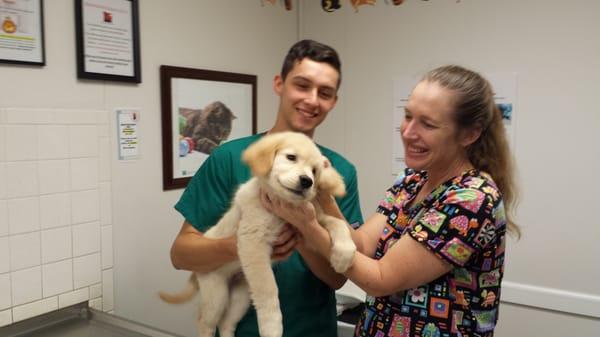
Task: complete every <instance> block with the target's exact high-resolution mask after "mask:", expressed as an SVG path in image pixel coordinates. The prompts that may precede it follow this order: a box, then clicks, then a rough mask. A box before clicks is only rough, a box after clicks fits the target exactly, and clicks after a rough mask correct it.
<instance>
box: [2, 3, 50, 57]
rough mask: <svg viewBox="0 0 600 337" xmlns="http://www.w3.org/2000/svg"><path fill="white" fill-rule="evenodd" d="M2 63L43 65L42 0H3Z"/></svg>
mask: <svg viewBox="0 0 600 337" xmlns="http://www.w3.org/2000/svg"><path fill="white" fill-rule="evenodd" d="M0 62H4V63H21V64H33V65H40V66H43V65H45V64H46V57H45V53H44V3H43V0H1V1H0Z"/></svg>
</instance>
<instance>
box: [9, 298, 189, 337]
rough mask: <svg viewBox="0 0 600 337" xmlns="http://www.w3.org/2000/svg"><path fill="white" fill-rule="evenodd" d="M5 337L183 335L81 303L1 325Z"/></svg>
mask: <svg viewBox="0 0 600 337" xmlns="http://www.w3.org/2000/svg"><path fill="white" fill-rule="evenodd" d="M0 336H2V337H34V336H35V337H179V336H177V335H174V334H171V333H167V332H165V331H161V330H158V329H156V328H152V327H149V326H146V325H143V324H139V323H136V322H132V321H129V320H126V319H123V318H119V317H117V316H114V315H110V314H106V313H103V312H100V311H97V310H94V309H91V308H89V307H88V306H87V303H81V304H77V305H74V306H72V307H68V308H64V309H61V310H58V311H55V312H51V313H48V314H45V315H42V316H38V317H34V318H31V319H28V320H25V321H22V322H17V323H14V324H12V325H9V326H7V327H4V328H0Z"/></svg>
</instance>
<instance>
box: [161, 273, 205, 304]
mask: <svg viewBox="0 0 600 337" xmlns="http://www.w3.org/2000/svg"><path fill="white" fill-rule="evenodd" d="M199 289H200V286H199V285H198V279H197V278H196V273H192V274H191V275H190V278H189V280H188V282H187V285H186V287H185V289H183V291H181V292H179V293H176V294H168V293H165V292H163V291H160V292H159V293H158V296H160V298H161V299H162V300H163V301H165V302H167V303H171V304H180V303H184V302H187V301H189V300H191V299H192V298H193V297H194V295H196V293H198V290H199Z"/></svg>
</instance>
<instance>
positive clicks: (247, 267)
mask: <svg viewBox="0 0 600 337" xmlns="http://www.w3.org/2000/svg"><path fill="white" fill-rule="evenodd" d="M271 251H272V248H271V246H270V245H269V244H268V243H267V242H264V240H260V239H257V238H255V237H253V236H247V237H244V236H243V235H242V236H238V255H239V257H240V262H241V264H242V270H243V271H244V275H245V276H246V281H247V282H248V286H249V288H250V297H251V298H252V302H253V303H254V306H255V308H256V314H257V319H258V329H259V332H260V335H261V337H281V336H282V335H283V323H282V317H281V310H280V308H279V297H278V290H277V283H276V282H275V275H273V270H272V269H271Z"/></svg>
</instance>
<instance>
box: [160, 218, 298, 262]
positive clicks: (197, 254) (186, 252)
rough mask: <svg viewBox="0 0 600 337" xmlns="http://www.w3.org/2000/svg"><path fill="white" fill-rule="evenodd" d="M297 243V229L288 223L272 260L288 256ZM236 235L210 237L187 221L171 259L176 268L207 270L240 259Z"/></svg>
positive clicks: (275, 245)
mask: <svg viewBox="0 0 600 337" xmlns="http://www.w3.org/2000/svg"><path fill="white" fill-rule="evenodd" d="M297 243H298V238H297V233H296V230H294V229H293V228H292V227H291V226H289V225H288V226H285V227H284V228H283V229H282V231H281V233H280V234H279V236H278V237H277V240H276V241H275V243H274V246H273V254H272V256H271V258H272V259H273V260H285V259H287V258H288V257H289V256H290V255H291V254H292V253H293V251H294V249H295V247H296V245H297ZM237 259H238V254H237V239H236V236H235V235H233V236H229V237H226V238H221V239H213V238H207V237H206V236H204V234H203V233H202V232H200V231H198V230H197V229H196V228H194V226H192V225H191V224H190V223H189V222H187V221H184V223H183V225H182V226H181V230H180V231H179V234H178V235H177V237H176V238H175V241H174V242H173V245H172V246H171V262H172V263H173V267H175V269H184V270H192V271H196V272H201V273H206V272H210V271H213V270H215V269H217V268H219V267H221V266H222V265H224V264H226V263H228V262H231V261H234V260H237Z"/></svg>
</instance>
